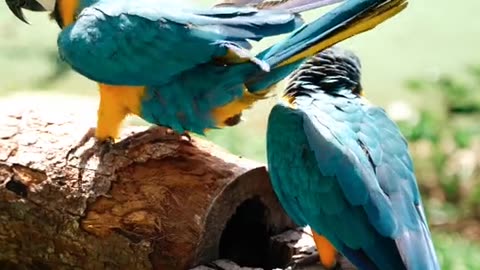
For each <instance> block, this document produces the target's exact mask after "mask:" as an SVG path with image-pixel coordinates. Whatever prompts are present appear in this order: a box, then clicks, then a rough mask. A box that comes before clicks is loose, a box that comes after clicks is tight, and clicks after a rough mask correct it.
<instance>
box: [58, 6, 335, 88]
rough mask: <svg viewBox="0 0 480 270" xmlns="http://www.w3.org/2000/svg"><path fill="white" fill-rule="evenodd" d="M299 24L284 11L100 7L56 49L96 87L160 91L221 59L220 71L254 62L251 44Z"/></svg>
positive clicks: (67, 32) (82, 19) (87, 13)
mask: <svg viewBox="0 0 480 270" xmlns="http://www.w3.org/2000/svg"><path fill="white" fill-rule="evenodd" d="M317 1H325V0H317ZM302 24H303V21H302V19H301V18H300V17H299V16H298V15H297V14H293V13H290V12H288V11H281V10H258V9H255V8H252V7H245V8H239V7H218V8H212V9H209V10H194V9H187V8H182V7H180V5H175V4H174V3H173V4H172V1H170V0H169V1H165V0H153V1H152V0H136V1H130V0H118V1H109V0H102V1H100V2H98V3H96V4H94V5H92V6H90V7H87V8H85V9H84V10H83V11H82V12H81V14H80V15H79V17H78V19H77V21H76V22H75V23H74V24H73V25H71V26H69V27H67V28H65V29H64V30H63V31H62V32H61V33H60V36H59V38H58V46H59V51H60V55H61V57H62V58H63V59H64V60H65V61H66V62H67V63H69V64H70V65H71V66H72V67H73V69H75V70H76V71H78V72H79V73H81V74H83V75H85V76H87V77H88V78H90V79H93V80H95V81H98V82H102V83H108V84H114V85H115V84H116V85H118V84H120V85H159V84H162V83H164V82H167V81H168V80H169V79H171V77H172V76H174V75H176V74H179V73H181V72H183V71H185V70H189V69H191V68H193V67H195V66H198V65H200V64H203V63H207V62H211V61H215V60H216V59H218V58H220V59H221V61H219V62H221V63H222V64H228V63H229V61H231V62H241V61H243V62H245V61H247V60H249V59H253V58H254V57H253V56H250V54H249V51H248V49H249V48H250V47H249V46H250V45H249V43H248V40H260V39H262V38H264V37H267V36H273V35H278V34H283V33H287V32H290V31H293V30H294V29H296V28H298V27H299V26H301V25H302ZM252 61H255V59H253V60H252ZM259 64H260V65H262V64H261V63H259ZM263 68H266V69H268V67H265V66H264V67H263Z"/></svg>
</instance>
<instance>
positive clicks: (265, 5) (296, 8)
mask: <svg viewBox="0 0 480 270" xmlns="http://www.w3.org/2000/svg"><path fill="white" fill-rule="evenodd" d="M343 1H345V0H286V1H279V0H225V1H223V2H222V3H219V4H217V5H216V6H242V7H244V6H253V7H255V8H258V9H278V10H287V11H289V12H291V13H301V12H305V11H309V10H313V9H317V8H320V7H324V6H328V5H332V4H336V3H339V2H343Z"/></svg>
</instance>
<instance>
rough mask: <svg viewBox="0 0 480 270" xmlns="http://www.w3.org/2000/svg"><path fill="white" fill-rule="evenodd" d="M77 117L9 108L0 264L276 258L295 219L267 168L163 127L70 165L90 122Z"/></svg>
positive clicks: (0, 133) (184, 263)
mask: <svg viewBox="0 0 480 270" xmlns="http://www.w3.org/2000/svg"><path fill="white" fill-rule="evenodd" d="M80 118H82V115H81V113H71V114H65V115H59V114H58V111H55V110H53V109H52V110H50V109H48V108H42V109H41V110H28V109H27V110H23V109H18V110H14V111H10V112H9V111H7V112H5V111H4V112H2V115H1V116H0V127H1V128H0V269H187V268H189V267H193V266H196V265H199V264H202V263H207V262H209V261H212V260H215V259H218V258H220V257H222V258H227V259H231V260H233V261H235V262H237V263H239V264H240V263H241V264H242V265H249V264H250V265H256V266H265V267H266V268H268V267H269V265H270V264H272V260H273V259H272V258H273V257H276V255H275V254H271V252H269V251H268V250H269V249H268V246H269V245H270V243H271V241H270V236H272V235H274V234H277V233H280V232H282V231H284V230H285V229H287V228H290V227H292V226H293V224H292V223H291V221H290V219H289V218H288V217H287V216H286V215H285V214H284V212H283V211H282V209H281V207H280V205H279V204H278V202H277V200H276V197H275V196H274V194H273V192H272V189H271V186H270V182H269V179H268V175H267V172H266V169H265V167H264V166H263V165H262V164H259V163H256V162H253V161H249V160H246V159H243V158H239V157H236V156H233V155H231V154H228V153H227V152H225V151H224V150H222V149H220V148H218V147H216V146H215V145H213V144H211V143H209V142H207V141H204V140H202V139H197V138H194V139H193V141H192V142H188V141H185V140H182V139H181V138H179V136H177V135H175V134H168V133H167V132H166V130H165V129H162V128H155V129H149V130H147V131H141V132H138V129H137V130H134V131H136V132H137V133H135V134H134V135H132V136H130V137H128V138H126V139H124V140H122V141H120V142H118V143H116V144H115V145H114V146H113V147H112V149H110V150H109V151H108V152H107V153H106V154H105V155H104V156H103V158H102V159H101V160H100V159H99V158H98V157H94V158H91V159H89V160H88V162H87V163H86V164H81V162H80V159H79V157H78V155H75V156H73V157H72V158H71V159H70V160H68V161H67V160H66V153H67V151H68V150H69V149H70V148H71V147H72V146H73V145H74V144H75V143H76V142H78V140H79V139H80V137H81V136H82V135H83V133H84V132H85V131H86V130H87V129H88V128H89V126H88V125H84V124H83V125H80V124H78V123H79V122H77V121H76V119H80ZM132 132H133V131H132V130H131V129H130V130H129V132H128V133H129V134H131V133H132ZM72 134H75V135H74V136H72ZM88 146H91V143H90V144H88V145H87V147H88ZM84 149H85V148H83V149H80V152H81V151H83V150H84ZM80 172H81V173H80ZM233 243H235V244H233ZM252 243H253V244H252Z"/></svg>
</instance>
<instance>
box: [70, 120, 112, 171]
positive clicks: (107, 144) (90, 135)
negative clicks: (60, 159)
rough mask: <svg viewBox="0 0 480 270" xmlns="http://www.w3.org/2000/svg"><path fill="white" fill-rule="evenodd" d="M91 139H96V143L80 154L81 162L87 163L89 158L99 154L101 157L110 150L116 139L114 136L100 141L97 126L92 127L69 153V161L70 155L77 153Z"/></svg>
mask: <svg viewBox="0 0 480 270" xmlns="http://www.w3.org/2000/svg"><path fill="white" fill-rule="evenodd" d="M90 139H95V140H96V141H95V144H94V145H93V146H92V147H90V148H88V149H86V150H85V151H84V152H83V153H82V154H80V164H81V165H82V164H86V163H87V162H88V160H89V159H90V158H91V157H93V156H94V155H97V156H98V157H99V158H100V159H102V158H103V156H104V155H105V154H106V153H107V152H108V151H110V149H111V147H112V145H113V143H114V140H113V138H107V139H106V140H103V141H100V140H97V139H96V138H95V128H90V129H89V130H88V131H87V133H85V135H83V137H82V139H81V140H80V141H79V142H78V143H77V144H76V145H75V146H74V147H73V148H72V149H70V150H69V151H68V153H67V157H66V159H67V162H68V160H69V158H70V155H71V154H73V153H75V152H76V151H77V150H78V149H79V148H80V147H82V146H84V145H85V144H86V143H87V142H88V141H90Z"/></svg>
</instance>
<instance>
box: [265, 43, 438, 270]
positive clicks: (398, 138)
mask: <svg viewBox="0 0 480 270" xmlns="http://www.w3.org/2000/svg"><path fill="white" fill-rule="evenodd" d="M267 155H268V166H269V173H270V175H271V181H272V185H273V188H274V190H275V192H276V194H277V196H278V198H279V200H280V202H281V204H282V206H283V207H284V209H285V211H286V212H287V213H288V214H289V215H290V217H292V219H293V220H294V221H295V222H296V223H298V224H299V225H302V226H305V225H309V226H310V227H311V229H312V231H313V235H314V240H315V243H316V244H317V249H318V251H319V255H320V261H321V262H322V263H323V264H324V265H325V266H327V267H333V266H334V265H335V252H336V251H335V249H336V250H338V251H339V252H340V253H342V254H343V255H344V256H345V257H347V258H348V259H349V260H350V261H351V262H352V263H353V264H354V265H356V266H357V267H358V268H359V269H361V270H400V269H406V270H439V269H440V267H439V264H438V261H437V257H436V254H435V250H434V247H433V244H432V240H431V235H430V231H429V228H428V223H427V219H426V218H425V214H424V210H423V206H422V201H421V198H420V193H419V190H418V186H417V183H416V180H415V175H414V169H413V164H412V159H411V157H410V154H409V152H408V145H407V142H406V141H405V139H404V137H403V136H402V134H401V133H400V131H399V129H398V128H397V126H396V124H395V123H394V122H393V121H392V120H390V118H389V117H388V116H387V114H386V113H385V111H384V110H383V109H382V108H380V107H377V106H374V105H372V104H371V103H370V102H368V101H367V100H366V98H365V97H364V95H363V91H362V86H361V84H360V61H359V59H358V58H357V57H356V56H355V55H354V54H353V53H352V52H350V51H347V50H343V49H340V48H338V47H332V48H329V49H326V50H324V51H323V52H320V53H319V54H317V55H315V56H314V57H312V58H310V59H309V60H308V61H306V62H305V63H304V64H302V65H301V66H300V67H299V68H298V70H296V71H294V72H293V74H292V76H291V78H290V81H289V83H288V86H287V87H286V90H285V92H284V96H283V100H282V101H281V102H280V103H279V104H277V105H275V106H274V108H273V109H272V111H271V113H270V116H269V120H268V129H267Z"/></svg>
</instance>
